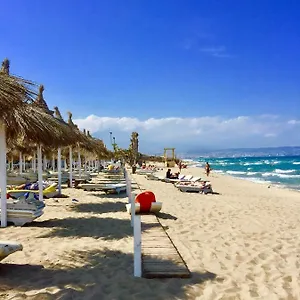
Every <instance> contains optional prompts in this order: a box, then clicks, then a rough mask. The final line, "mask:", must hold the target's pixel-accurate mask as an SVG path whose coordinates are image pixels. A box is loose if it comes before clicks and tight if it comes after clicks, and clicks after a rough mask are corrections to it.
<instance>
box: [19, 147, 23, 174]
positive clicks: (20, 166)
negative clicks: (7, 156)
mask: <svg viewBox="0 0 300 300" xmlns="http://www.w3.org/2000/svg"><path fill="white" fill-rule="evenodd" d="M22 171H23V159H22V152H20V154H19V173H20V174H22Z"/></svg>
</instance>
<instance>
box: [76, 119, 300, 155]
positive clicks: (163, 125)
mask: <svg viewBox="0 0 300 300" xmlns="http://www.w3.org/2000/svg"><path fill="white" fill-rule="evenodd" d="M74 121H75V123H77V124H78V125H79V127H80V128H81V129H83V128H85V129H87V130H90V131H91V133H92V134H93V135H94V136H97V137H100V138H102V139H104V141H105V142H106V144H109V142H110V141H109V132H110V131H112V132H113V135H114V136H115V137H116V141H117V143H119V144H120V145H121V146H122V147H127V146H128V144H129V138H130V134H131V132H132V131H137V132H139V134H140V149H141V150H142V151H144V152H147V151H148V152H153V151H161V150H162V149H163V147H171V146H174V147H176V148H177V149H180V151H188V150H191V149H199V150H200V149H207V148H223V149H224V148H234V147H268V146H284V145H287V146H288V145H299V144H300V135H299V134H298V132H299V125H300V120H296V119H288V118H281V117H279V116H274V115H260V116H238V117H235V118H224V117H219V116H215V117H211V116H204V117H198V118H175V117H170V118H150V119H146V120H141V119H138V118H129V117H119V118H111V117H99V116H95V115H90V116H88V117H86V118H84V119H76V120H74Z"/></svg>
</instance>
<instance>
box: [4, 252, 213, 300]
mask: <svg viewBox="0 0 300 300" xmlns="http://www.w3.org/2000/svg"><path fill="white" fill-rule="evenodd" d="M64 260H67V261H68V263H69V264H70V265H72V266H77V265H79V267H68V266H63V265H60V264H59V263H57V264H55V263H52V264H51V265H50V266H48V267H46V268H44V267H43V266H39V265H18V264H5V263H4V264H3V263H2V264H1V265H0V274H1V283H0V290H2V291H9V290H10V289H14V290H17V291H18V292H19V296H20V298H18V299H25V298H26V299H120V300H121V299H143V298H146V299H157V300H165V299H168V300H172V299H195V298H196V296H199V295H194V293H193V291H192V290H191V289H189V286H190V285H194V284H198V285H200V284H201V283H204V282H205V281H209V280H214V279H215V278H216V275H215V274H212V273H209V272H205V273H192V277H191V278H189V279H175V278H170V279H151V280H150V279H145V278H135V277H133V274H132V273H133V257H132V255H131V254H126V253H123V252H120V251H113V250H109V249H102V250H100V249H99V250H94V251H74V252H70V253H68V254H67V255H66V257H65V258H64ZM156 260H157V262H159V261H160V260H159V259H156ZM170 263H171V262H170ZM53 286H56V287H57V288H58V289H59V291H58V292H56V293H54V292H55V291H54V290H52V287H53ZM30 290H36V292H35V296H32V297H30V296H29V297H27V296H25V295H24V296H21V295H20V294H21V293H24V292H25V291H30ZM24 297H25V298H24ZM13 299H15V298H13Z"/></svg>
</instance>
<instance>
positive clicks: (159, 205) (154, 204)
mask: <svg viewBox="0 0 300 300" xmlns="http://www.w3.org/2000/svg"><path fill="white" fill-rule="evenodd" d="M134 206H135V212H136V213H137V214H138V213H139V212H140V203H135V205H134ZM161 208H162V202H152V204H151V208H150V213H158V212H159V211H160V210H161ZM126 210H127V212H128V213H129V214H131V211H132V209H131V203H128V204H126Z"/></svg>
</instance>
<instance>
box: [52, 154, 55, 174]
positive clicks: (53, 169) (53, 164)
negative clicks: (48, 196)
mask: <svg viewBox="0 0 300 300" xmlns="http://www.w3.org/2000/svg"><path fill="white" fill-rule="evenodd" d="M52 171H53V172H54V171H55V159H54V154H53V155H52Z"/></svg>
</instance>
